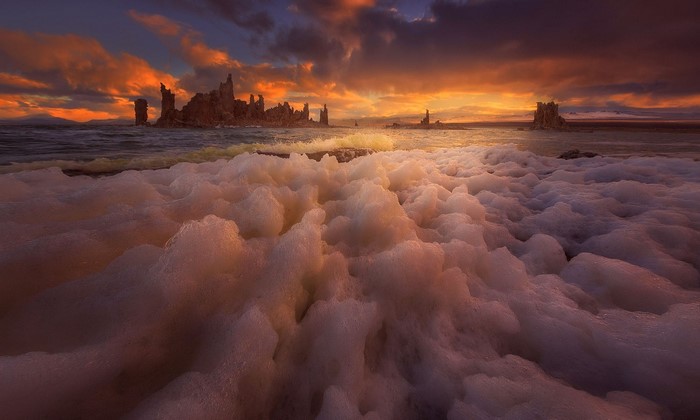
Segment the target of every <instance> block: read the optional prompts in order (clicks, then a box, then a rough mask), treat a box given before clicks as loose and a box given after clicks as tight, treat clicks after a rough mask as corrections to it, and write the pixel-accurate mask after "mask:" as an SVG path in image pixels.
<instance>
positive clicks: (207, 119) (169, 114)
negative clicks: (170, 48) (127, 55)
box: [156, 74, 328, 127]
mask: <svg viewBox="0 0 700 420" xmlns="http://www.w3.org/2000/svg"><path fill="white" fill-rule="evenodd" d="M160 91H161V95H162V108H161V117H160V118H159V119H158V121H157V123H156V126H157V127H214V126H220V125H266V126H275V127H279V126H290V125H296V126H314V125H317V123H314V122H313V120H311V119H310V118H309V104H308V103H306V104H304V109H303V110H302V111H295V110H294V108H292V107H291V106H289V103H287V102H285V103H284V105H280V104H278V105H277V107H275V108H272V109H269V110H267V111H266V110H265V98H264V97H263V96H262V95H258V100H257V101H256V100H255V96H254V95H253V94H251V95H250V97H249V100H248V102H247V103H246V102H245V101H242V100H239V99H236V98H235V96H234V92H233V80H232V78H231V75H230V74H229V75H228V77H227V78H226V81H225V82H223V83H220V84H219V88H218V89H215V90H212V91H211V92H209V93H197V94H196V95H194V96H193V97H192V98H191V99H190V101H189V102H188V103H187V105H185V106H184V107H182V110H177V109H175V95H173V94H172V92H171V91H170V90H169V89H167V88H166V87H165V85H163V84H162V83H161V85H160ZM324 111H325V116H326V117H325V118H326V125H328V109H327V108H326V107H325V105H324ZM324 111H322V112H324Z"/></svg>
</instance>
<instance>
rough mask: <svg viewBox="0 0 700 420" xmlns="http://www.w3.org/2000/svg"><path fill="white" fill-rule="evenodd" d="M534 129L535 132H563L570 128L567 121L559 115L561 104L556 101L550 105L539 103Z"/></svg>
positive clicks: (533, 123)
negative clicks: (555, 130)
mask: <svg viewBox="0 0 700 420" xmlns="http://www.w3.org/2000/svg"><path fill="white" fill-rule="evenodd" d="M532 128H533V129H535V130H547V129H557V130H561V129H566V128H568V125H567V124H566V120H565V119H564V118H563V117H562V116H560V115H559V104H556V103H554V101H552V102H549V103H543V102H537V110H536V111H535V119H534V121H533V122H532Z"/></svg>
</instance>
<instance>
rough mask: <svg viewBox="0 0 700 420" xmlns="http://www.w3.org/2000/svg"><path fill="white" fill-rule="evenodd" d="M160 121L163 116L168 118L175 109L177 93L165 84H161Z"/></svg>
mask: <svg viewBox="0 0 700 420" xmlns="http://www.w3.org/2000/svg"><path fill="white" fill-rule="evenodd" d="M160 95H161V100H160V118H159V119H158V121H160V119H161V118H164V117H165V118H168V117H169V116H170V115H171V114H173V112H174V111H175V94H174V93H172V92H171V91H170V89H166V88H165V85H164V84H162V83H161V84H160Z"/></svg>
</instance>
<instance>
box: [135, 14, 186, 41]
mask: <svg viewBox="0 0 700 420" xmlns="http://www.w3.org/2000/svg"><path fill="white" fill-rule="evenodd" d="M128 13H129V16H130V17H131V18H132V19H133V20H135V21H136V22H138V23H140V24H142V25H143V26H145V27H147V28H149V29H150V30H151V31H153V32H155V33H157V34H160V35H163V36H177V35H179V34H180V31H181V30H182V25H181V24H179V23H176V22H174V21H172V20H170V19H168V18H167V17H165V16H162V15H155V14H153V15H149V14H145V13H139V12H137V11H136V10H133V9H132V10H129V12H128Z"/></svg>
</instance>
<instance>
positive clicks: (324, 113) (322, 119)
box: [319, 104, 328, 125]
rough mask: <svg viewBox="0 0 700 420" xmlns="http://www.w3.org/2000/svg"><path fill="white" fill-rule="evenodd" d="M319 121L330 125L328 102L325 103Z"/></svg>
mask: <svg viewBox="0 0 700 420" xmlns="http://www.w3.org/2000/svg"><path fill="white" fill-rule="evenodd" d="M319 121H320V122H321V125H328V108H326V104H323V109H322V110H321V115H320V116H319Z"/></svg>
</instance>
